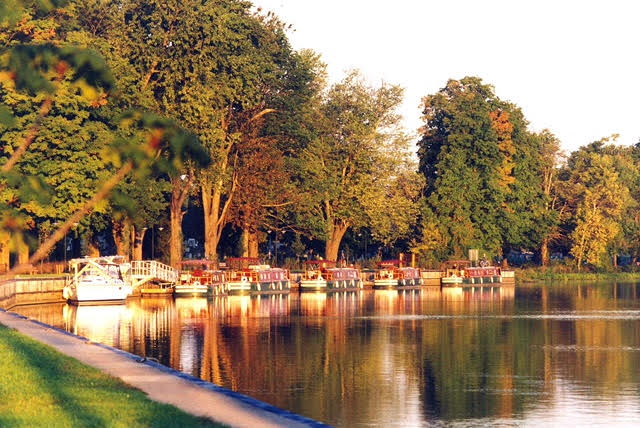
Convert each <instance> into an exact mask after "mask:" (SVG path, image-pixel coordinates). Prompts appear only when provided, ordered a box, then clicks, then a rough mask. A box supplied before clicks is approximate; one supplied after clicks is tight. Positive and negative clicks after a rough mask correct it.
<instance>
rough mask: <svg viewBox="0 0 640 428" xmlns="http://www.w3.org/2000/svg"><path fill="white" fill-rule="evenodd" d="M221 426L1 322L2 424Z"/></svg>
mask: <svg viewBox="0 0 640 428" xmlns="http://www.w3.org/2000/svg"><path fill="white" fill-rule="evenodd" d="M33 426H46V427H71V426H73V427H140V426H143V427H146V426H153V427H185V426H189V427H192V426H193V427H198V426H203V427H210V426H218V427H219V426H222V425H218V424H215V423H213V422H211V421H210V420H208V419H205V418H199V417H196V416H192V415H190V414H188V413H185V412H183V411H181V410H179V409H177V408H175V407H173V406H169V405H166V404H160V403H157V402H154V401H151V400H149V399H148V398H147V396H146V395H145V394H144V393H143V392H141V391H139V390H137V389H134V388H131V387H129V386H127V385H126V384H124V383H123V382H121V381H120V380H118V379H115V378H113V377H111V376H109V375H106V374H104V373H102V372H100V371H98V370H97V369H94V368H92V367H88V366H86V365H84V364H82V363H80V362H78V361H77V360H74V359H73V358H70V357H67V356H65V355H62V354H60V353H59V352H57V351H56V350H55V349H53V348H51V347H49V346H46V345H43V344H41V343H39V342H36V341H35V340H33V339H31V338H29V337H26V336H24V335H22V334H20V333H18V332H16V331H14V330H11V329H8V328H6V327H4V326H2V325H0V427H33Z"/></svg>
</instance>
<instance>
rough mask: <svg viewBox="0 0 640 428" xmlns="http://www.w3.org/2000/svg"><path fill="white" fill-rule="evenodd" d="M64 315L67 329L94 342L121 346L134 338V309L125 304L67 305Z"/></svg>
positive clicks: (63, 311) (64, 308)
mask: <svg viewBox="0 0 640 428" xmlns="http://www.w3.org/2000/svg"><path fill="white" fill-rule="evenodd" d="M62 316H63V318H64V323H65V328H66V330H68V331H70V332H71V333H73V334H75V335H78V336H83V337H87V338H89V339H91V340H92V341H94V342H100V343H103V344H105V345H109V346H115V347H120V346H121V344H122V343H130V342H131V341H132V340H133V337H132V335H131V333H132V329H131V323H132V319H133V311H132V310H131V309H130V308H128V307H127V306H126V305H124V304H123V305H96V306H76V305H65V306H64V307H63V310H62Z"/></svg>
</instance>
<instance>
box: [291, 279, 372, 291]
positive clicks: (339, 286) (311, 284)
mask: <svg viewBox="0 0 640 428" xmlns="http://www.w3.org/2000/svg"><path fill="white" fill-rule="evenodd" d="M362 288H364V283H363V282H362V280H361V279H359V278H358V279H343V280H335V281H327V280H324V279H303V280H302V281H300V290H302V291H305V290H306V291H354V290H360V289H362Z"/></svg>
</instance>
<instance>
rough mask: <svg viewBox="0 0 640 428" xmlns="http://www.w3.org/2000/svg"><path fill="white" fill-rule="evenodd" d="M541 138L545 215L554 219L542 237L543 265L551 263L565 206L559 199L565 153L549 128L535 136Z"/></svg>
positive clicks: (541, 254)
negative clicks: (560, 171)
mask: <svg viewBox="0 0 640 428" xmlns="http://www.w3.org/2000/svg"><path fill="white" fill-rule="evenodd" d="M535 137H536V138H539V139H540V149H541V150H540V154H541V158H542V169H541V173H542V190H543V192H544V195H545V197H546V200H545V205H544V209H543V215H544V216H545V217H547V218H549V219H551V220H552V222H551V227H550V228H549V231H548V233H547V234H545V235H544V236H543V238H542V242H541V244H540V261H541V263H542V265H544V266H546V265H548V264H549V259H550V257H549V244H550V242H551V240H552V239H554V238H557V237H558V235H559V230H558V225H559V221H560V218H561V216H562V213H563V211H564V210H563V207H562V205H561V204H560V201H559V194H558V188H557V187H558V183H559V180H558V173H559V169H560V166H561V165H560V163H561V162H562V160H563V159H564V153H563V152H562V151H561V150H560V140H558V138H557V137H556V136H555V135H553V134H552V133H551V131H549V130H548V129H545V130H543V131H542V132H541V133H540V134H537V135H536V136H535Z"/></svg>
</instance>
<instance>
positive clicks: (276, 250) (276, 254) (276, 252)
mask: <svg viewBox="0 0 640 428" xmlns="http://www.w3.org/2000/svg"><path fill="white" fill-rule="evenodd" d="M275 243H276V248H275V250H274V251H275V256H276V266H278V231H277V230H276V240H275Z"/></svg>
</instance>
